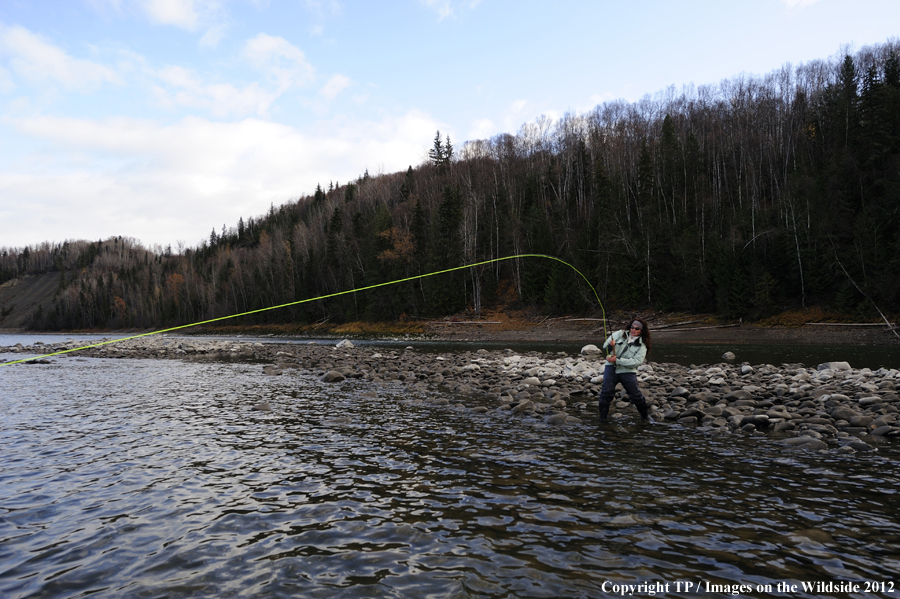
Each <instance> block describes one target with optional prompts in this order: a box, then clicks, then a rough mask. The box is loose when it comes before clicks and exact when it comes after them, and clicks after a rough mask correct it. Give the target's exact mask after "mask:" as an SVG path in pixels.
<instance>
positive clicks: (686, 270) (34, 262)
mask: <svg viewBox="0 0 900 599" xmlns="http://www.w3.org/2000/svg"><path fill="white" fill-rule="evenodd" d="M898 217H900V44H898V43H897V42H896V41H890V42H888V43H886V44H884V45H880V46H876V47H868V48H864V49H862V50H860V51H859V52H857V53H856V54H855V55H852V56H851V55H846V56H843V57H841V58H839V59H834V60H821V61H814V62H811V63H808V64H804V65H801V66H798V67H796V68H794V67H791V66H790V65H786V66H785V67H783V68H781V69H779V70H778V71H775V72H773V73H770V74H768V75H766V76H762V77H755V76H749V75H741V76H738V77H735V78H733V79H730V80H727V81H724V82H722V83H720V84H719V85H717V86H703V87H698V88H693V87H689V88H685V89H683V90H682V91H681V92H676V90H675V89H674V88H670V89H668V90H666V91H665V92H663V93H661V94H659V95H657V96H656V97H655V98H651V97H645V98H644V99H642V100H641V101H639V102H636V103H626V102H624V101H617V102H608V103H605V104H603V105H600V106H598V107H597V108H595V109H594V110H593V111H591V112H589V113H587V114H581V115H576V114H567V115H565V116H564V117H562V118H561V119H559V120H556V121H554V120H551V119H547V118H541V119H538V120H537V121H536V122H534V123H530V124H526V125H524V126H523V127H522V128H521V129H520V130H519V132H518V133H517V134H516V135H510V134H503V135H498V136H496V137H494V138H492V139H489V140H479V141H472V142H467V143H465V144H463V145H462V146H461V148H459V150H458V151H457V150H456V149H454V148H453V146H452V144H451V143H450V140H449V138H446V137H445V138H442V137H441V135H440V133H438V134H437V135H436V137H435V139H434V147H433V148H432V150H431V152H430V153H429V161H428V162H427V163H425V164H422V165H419V166H418V167H417V168H412V167H410V168H409V169H408V170H407V171H406V172H400V173H394V174H388V175H381V176H377V177H370V176H369V175H368V173H366V174H364V175H363V176H361V177H360V178H359V179H358V180H356V181H355V182H352V183H347V184H344V185H337V184H334V183H331V184H329V185H328V186H327V188H322V187H319V188H317V189H316V191H315V193H314V194H313V195H311V196H304V197H301V198H299V199H298V200H296V201H290V202H287V203H285V204H284V205H282V206H280V207H277V208H276V207H274V206H273V207H272V208H271V209H270V211H269V212H268V213H267V214H265V215H262V216H259V217H257V218H255V219H254V218H251V219H248V220H247V222H246V223H245V222H244V220H243V219H241V220H240V221H239V222H238V223H237V224H236V225H235V226H233V227H224V226H223V228H222V230H221V231H220V232H217V231H216V230H215V229H214V230H213V232H212V233H211V234H210V238H209V240H208V241H206V242H204V243H202V244H201V245H200V246H199V247H196V248H190V249H186V250H184V249H180V250H178V251H176V252H174V253H173V252H171V250H169V251H162V250H161V249H160V248H157V249H155V250H152V251H151V250H145V249H143V248H141V247H140V246H139V245H138V244H137V243H136V242H134V241H133V240H122V239H111V240H107V241H102V242H94V243H86V242H79V243H75V244H72V243H68V244H61V245H50V244H44V245H42V246H40V247H34V248H25V249H24V250H3V251H0V282H2V281H3V280H5V279H8V278H11V277H15V276H20V275H21V274H23V273H26V272H38V271H41V270H42V269H43V270H45V271H46V270H57V271H59V272H60V288H59V292H58V294H57V298H56V300H55V302H54V304H53V305H52V306H49V307H48V309H46V310H43V311H42V313H41V314H40V315H39V316H37V317H36V318H35V326H36V327H39V328H58V327H61V328H80V327H123V326H140V327H158V326H164V325H171V324H176V323H186V322H194V321H199V320H205V319H209V318H215V317H218V316H224V315H229V314H234V313H238V312H248V311H252V310H259V309H262V308H266V307H269V306H272V305H278V304H285V303H289V302H294V301H297V300H302V299H307V298H313V297H319V296H324V295H329V294H334V293H338V292H340V291H345V290H348V289H353V288H359V287H364V286H368V285H374V284H377V283H382V282H386V281H391V280H395V279H400V278H404V277H410V276H413V275H417V274H423V273H427V272H432V271H435V270H441V269H446V268H451V267H454V266H458V265H462V264H469V263H474V262H479V261H484V260H489V259H492V258H499V257H503V256H509V255H515V254H524V253H543V254H550V255H554V256H557V257H559V258H561V259H562V260H565V261H567V262H569V263H571V264H573V265H574V266H575V267H576V268H578V269H579V270H580V271H581V272H583V273H584V274H585V275H586V276H587V278H588V279H589V280H590V281H591V282H592V283H593V284H594V285H595V286H596V287H597V289H598V291H599V293H600V295H601V298H603V301H604V304H605V307H606V309H607V310H611V309H615V308H622V309H629V310H631V309H638V308H653V309H656V310H661V311H670V310H677V311H688V312H714V313H718V314H720V315H722V316H725V317H729V318H736V317H744V318H746V319H754V318H759V317H763V316H766V315H769V314H772V313H775V312H778V311H782V310H785V309H788V308H795V307H802V306H807V307H808V306H822V307H826V308H829V309H831V310H834V311H838V312H842V313H845V314H853V315H855V316H857V317H868V316H871V315H873V314H877V313H876V312H874V310H875V306H878V307H879V308H880V309H881V310H882V311H884V312H890V313H895V314H896V313H900V277H898V276H897V275H896V273H897V272H898V271H900V227H898V224H900V223H898ZM497 304H502V305H511V304H512V305H529V306H534V307H537V308H539V309H541V310H543V311H546V312H552V313H575V312H581V313H587V312H590V311H592V310H595V309H596V301H594V300H593V295H592V294H591V293H590V291H589V289H588V288H587V287H586V286H585V285H583V284H582V283H581V282H580V277H579V276H578V275H577V274H576V273H574V272H573V271H571V270H570V269H568V268H566V267H565V266H563V265H561V264H559V263H554V262H552V261H547V260H539V259H519V260H511V261H505V262H501V263H495V264H491V265H486V266H482V267H477V268H472V269H469V270H466V271H456V272H454V273H450V274H446V275H441V276H436V277H428V278H426V279H422V280H418V281H412V282H407V283H403V284H400V285H395V286H389V287H382V288H378V289H374V290H370V291H366V292H363V293H358V294H350V295H342V296H338V297H332V298H329V299H327V300H323V301H317V302H312V303H305V304H300V305H297V306H292V307H289V308H284V309H279V310H274V311H267V312H261V313H258V314H254V315H251V316H248V317H244V319H243V321H244V322H246V323H263V322H288V321H301V322H311V321H319V320H329V319H330V320H332V321H341V320H393V319H398V318H399V319H402V318H404V317H407V316H408V317H422V316H428V317H433V316H440V315H446V314H452V313H457V312H459V311H461V310H465V309H468V310H471V311H472V312H473V313H474V314H475V315H478V314H479V313H480V311H481V309H482V307H483V306H491V305H497Z"/></svg>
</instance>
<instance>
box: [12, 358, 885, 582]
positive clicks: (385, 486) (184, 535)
mask: <svg viewBox="0 0 900 599" xmlns="http://www.w3.org/2000/svg"><path fill="white" fill-rule="evenodd" d="M14 357H21V356H20V355H17V354H8V355H3V356H0V358H7V359H11V358H14ZM0 388H2V392H0V414H2V420H0V423H2V424H0V455H2V456H3V458H4V460H3V462H2V463H0V596H2V597H4V598H10V599H12V598H16V599H18V598H25V597H47V598H57V597H60V598H61V597H84V596H88V595H90V596H93V597H124V596H128V597H160V598H162V597H173V598H177V597H299V596H303V597H600V596H608V595H609V596H611V595H614V594H615V595H618V594H619V593H620V592H621V589H622V588H623V587H621V586H619V585H624V584H634V585H637V584H643V585H645V586H644V587H640V588H638V589H637V590H638V591H639V592H636V593H635V594H634V596H650V594H651V593H650V591H652V592H653V593H655V596H671V597H688V596H696V587H695V586H693V587H690V586H688V583H691V585H696V584H700V585H706V584H708V585H711V586H710V587H708V588H710V589H712V590H713V591H715V590H720V591H723V590H724V591H726V592H723V593H721V594H722V595H725V594H728V595H732V593H731V591H733V590H738V585H749V586H750V588H751V589H752V590H751V591H749V592H747V593H746V594H747V595H752V596H785V597H787V596H790V597H803V596H808V597H821V596H836V597H837V596H848V594H847V593H844V592H816V591H808V592H807V591H803V587H802V583H803V582H807V583H822V584H824V585H827V584H832V585H837V584H840V583H842V582H851V583H854V584H859V585H860V591H859V592H858V593H850V594H849V596H858V597H873V596H885V597H897V596H898V592H897V591H898V588H897V583H898V582H900V581H898V580H897V573H898V572H900V559H898V557H897V556H898V555H900V518H898V515H897V509H896V506H897V505H898V502H900V497H898V493H900V461H898V458H900V446H898V444H897V443H896V442H895V441H891V440H888V441H886V442H884V443H882V444H881V445H880V446H879V447H878V450H877V451H875V452H866V453H859V454H852V455H851V454H843V453H840V452H834V451H832V452H821V453H820V452H811V451H788V450H786V449H785V448H784V447H783V446H781V445H778V444H777V443H775V442H774V441H773V440H771V439H769V438H767V437H743V436H727V437H713V436H706V435H704V434H701V433H698V432H696V431H694V430H693V429H689V428H682V427H679V426H677V425H653V426H643V425H639V424H637V423H635V422H633V421H631V420H629V421H627V422H626V423H625V424H624V425H620V426H619V425H617V426H613V427H611V428H609V429H608V430H604V431H599V430H598V429H597V427H596V426H594V425H593V424H588V423H589V422H591V420H590V419H588V418H586V419H585V422H586V424H584V425H576V426H569V427H565V428H554V427H551V426H548V425H547V424H545V423H544V421H543V420H538V419H530V418H523V417H514V416H502V417H501V416H490V417H486V416H483V415H478V414H474V413H472V412H471V411H468V410H466V411H463V410H457V409H455V408H453V407H452V406H439V407H434V406H427V405H417V406H412V405H408V404H407V403H404V402H405V400H409V399H414V398H416V397H417V396H421V395H422V394H424V393H426V392H425V391H410V390H409V389H406V388H403V387H400V386H394V385H390V384H374V383H368V382H365V381H360V380H348V381H345V382H343V383H341V384H339V385H331V386H327V385H324V384H322V383H320V382H319V381H318V380H317V378H316V377H315V376H313V375H312V374H305V373H303V372H297V371H291V372H290V373H289V374H285V375H283V376H269V377H266V376H262V373H261V366H260V365H259V364H245V363H241V362H221V361H215V360H195V361H177V360H152V359H146V360H107V359H87V358H79V357H77V356H74V357H66V358H57V359H55V363H53V364H50V365H30V366H25V365H14V366H8V367H0ZM262 401H265V402H268V403H269V405H270V406H271V407H272V411H271V412H263V411H256V410H253V409H251V406H253V405H255V404H257V403H259V402H262ZM873 583H877V584H879V585H881V584H882V583H884V585H885V586H884V587H882V586H878V588H877V592H875V593H864V592H863V590H864V589H863V585H866V584H869V585H871V584H873ZM779 584H790V585H797V589H795V590H793V591H792V592H788V593H781V594H779V593H778V592H777V588H778V586H777V585H779ZM648 585H656V586H648ZM665 585H668V586H665ZM757 585H760V586H759V589H757ZM766 585H769V588H767V587H766ZM882 588H883V590H882ZM613 589H618V592H615V591H614V590H613ZM891 589H893V592H891ZM826 590H827V588H826Z"/></svg>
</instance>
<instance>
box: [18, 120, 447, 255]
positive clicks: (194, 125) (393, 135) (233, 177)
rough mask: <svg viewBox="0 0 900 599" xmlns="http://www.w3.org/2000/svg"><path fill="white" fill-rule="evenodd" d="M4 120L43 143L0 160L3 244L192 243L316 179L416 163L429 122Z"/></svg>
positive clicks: (433, 125)
mask: <svg viewBox="0 0 900 599" xmlns="http://www.w3.org/2000/svg"><path fill="white" fill-rule="evenodd" d="M14 126H15V127H16V129H17V132H18V133H19V134H20V135H22V136H24V137H25V138H26V139H27V140H29V143H38V144H42V145H44V146H46V148H44V149H43V150H42V151H41V153H40V156H41V158H40V162H39V163H38V162H37V161H35V162H33V163H29V162H28V160H27V159H25V160H19V161H18V162H17V166H16V168H15V169H12V168H9V167H7V166H0V197H3V198H4V201H5V202H6V201H9V202H10V203H11V204H13V205H16V206H19V207H21V209H18V208H17V209H16V210H15V211H14V213H13V214H12V215H6V214H0V228H2V229H3V230H4V240H3V243H4V245H12V246H21V245H25V244H33V243H38V242H40V241H44V240H49V241H62V240H64V239H73V238H76V239H77V238H88V239H95V238H101V237H107V236H111V235H126V236H130V237H135V238H137V239H139V240H141V241H142V242H144V243H145V244H155V243H159V244H162V245H166V244H172V245H175V243H176V242H177V241H178V240H185V241H186V242H187V243H188V245H195V244H197V243H199V242H200V241H201V240H202V239H204V238H205V237H206V236H208V235H209V229H210V228H211V227H213V226H215V227H216V228H217V229H219V228H221V226H222V223H226V224H228V225H229V226H233V225H234V224H235V223H236V222H237V219H238V218H239V217H241V216H243V217H244V218H246V217H248V216H255V215H258V214H262V213H264V212H265V211H266V210H267V209H268V207H269V204H270V203H272V202H274V203H275V205H278V204H280V203H283V202H285V201H287V200H289V199H291V198H296V197H297V196H298V195H303V194H309V193H311V192H312V191H313V190H314V189H315V186H316V184H317V183H323V184H325V183H327V182H328V181H329V180H337V181H348V180H352V179H355V178H356V177H357V176H359V174H360V173H362V172H363V171H364V170H365V169H366V168H369V170H370V172H372V169H373V168H375V167H379V168H383V169H385V170H386V171H387V172H393V171H398V170H403V169H405V168H406V167H407V166H408V165H415V164H418V163H419V162H420V160H421V159H422V156H423V154H424V149H425V148H426V146H428V145H429V143H430V141H431V138H432V137H433V136H434V131H435V130H436V129H438V128H440V125H439V124H438V123H437V122H436V121H434V119H432V118H431V117H430V116H428V115H427V114H424V113H421V112H418V111H414V110H412V111H409V112H407V113H405V114H402V115H399V116H394V117H389V118H385V119H383V120H381V121H369V122H360V121H356V120H351V119H341V120H335V121H331V122H327V123H319V125H318V126H317V127H316V130H317V131H319V132H320V133H306V132H301V131H299V130H297V129H295V128H293V127H290V126H287V125H282V124H278V123H272V122H267V121H262V120H259V119H244V120H242V121H240V122H235V123H222V122H213V121H209V120H206V119H201V118H196V117H190V118H185V119H183V120H181V121H179V122H178V123H176V124H173V125H168V126H163V125H160V124H158V123H155V122H152V121H146V120H138V119H129V118H114V119H105V120H89V119H75V118H57V117H47V116H43V117H34V118H29V119H22V120H19V121H16V122H15V123H14ZM48 172H49V173H53V174H51V175H47V173H48ZM61 190H65V193H61Z"/></svg>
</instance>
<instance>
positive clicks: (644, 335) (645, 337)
mask: <svg viewBox="0 0 900 599" xmlns="http://www.w3.org/2000/svg"><path fill="white" fill-rule="evenodd" d="M634 321H638V322H639V323H641V343H643V344H644V345H646V346H647V353H648V354H649V353H650V350H651V349H653V340H652V339H651V338H650V327H648V326H647V323H646V322H645V321H644V319H643V318H639V317H637V316H635V317H634V318H632V319H631V320H629V321H628V326H629V327H631V324H632V323H633V322H634Z"/></svg>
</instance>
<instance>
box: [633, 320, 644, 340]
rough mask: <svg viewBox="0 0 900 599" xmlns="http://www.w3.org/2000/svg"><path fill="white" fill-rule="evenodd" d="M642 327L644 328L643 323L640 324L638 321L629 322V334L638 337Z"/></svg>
mask: <svg viewBox="0 0 900 599" xmlns="http://www.w3.org/2000/svg"><path fill="white" fill-rule="evenodd" d="M643 328H644V325H642V324H641V323H640V322H638V321H637V320H635V321H634V322H632V323H631V336H632V337H640V336H641V330H642V329H643Z"/></svg>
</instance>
